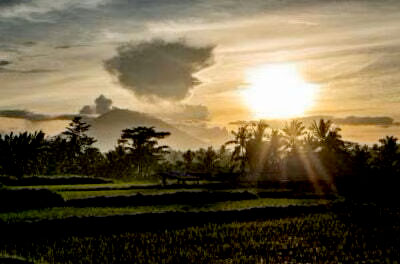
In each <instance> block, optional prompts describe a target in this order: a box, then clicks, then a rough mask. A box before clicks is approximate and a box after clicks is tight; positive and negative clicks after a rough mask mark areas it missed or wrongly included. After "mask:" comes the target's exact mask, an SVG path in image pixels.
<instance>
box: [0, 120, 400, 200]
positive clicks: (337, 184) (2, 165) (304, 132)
mask: <svg viewBox="0 0 400 264" xmlns="http://www.w3.org/2000/svg"><path fill="white" fill-rule="evenodd" d="M89 129H90V125H88V124H86V123H85V122H83V121H82V119H81V117H75V118H74V119H73V120H72V122H71V123H70V124H69V126H68V127H67V128H66V129H65V131H64V132H62V133H61V134H60V135H57V136H54V137H46V135H45V134H44V133H43V132H41V131H39V132H34V133H28V132H23V133H19V134H15V133H9V134H5V135H0V174H2V175H11V176H15V177H17V178H21V177H22V176H24V175H60V174H62V175H65V174H74V175H89V176H98V177H110V178H132V177H139V178H146V177H150V176H151V175H156V174H157V173H158V172H178V173H180V174H182V175H185V174H191V175H200V176H201V177H204V178H207V179H210V178H215V179H229V180H241V181H250V182H262V181H282V180H286V181H293V180H297V181H301V180H305V181H309V182H311V183H312V184H315V185H316V188H318V186H317V185H318V184H319V183H321V182H323V183H324V184H325V186H329V188H331V189H332V190H333V189H335V188H340V189H341V190H345V191H346V192H357V191H358V190H363V191H365V192H368V191H367V190H370V189H377V188H380V189H382V190H387V189H388V188H392V187H393V186H396V184H397V183H398V181H399V180H398V178H399V176H398V175H399V173H400V148H399V144H398V142H397V138H395V137H393V136H387V137H385V138H383V139H380V140H379V142H378V143H377V144H374V145H373V146H367V145H360V144H357V143H353V142H347V141H344V140H343V139H342V137H341V135H340V128H339V127H337V126H335V125H334V124H333V123H332V122H331V121H329V120H324V119H321V120H319V121H313V123H312V124H311V126H309V127H306V125H305V124H304V123H302V122H300V121H298V120H292V121H291V122H289V123H286V124H285V126H284V127H283V128H282V129H272V128H270V127H269V126H268V124H267V123H265V122H263V121H259V122H248V123H244V124H243V125H241V126H240V127H239V128H238V129H237V130H236V131H232V136H233V139H232V140H230V141H228V142H226V144H225V145H223V146H221V147H220V148H219V149H214V148H213V147H209V148H207V149H198V150H187V151H184V152H182V151H174V150H171V149H170V148H169V147H168V146H165V145H159V140H161V139H163V138H165V137H167V136H169V135H170V133H169V132H160V131H156V130H155V129H154V127H133V128H127V129H124V130H123V131H121V137H120V139H119V140H118V142H117V145H116V147H115V149H114V150H111V151H108V152H106V153H102V152H100V150H99V149H98V148H96V147H95V146H94V143H95V142H96V139H95V138H93V137H90V136H88V134H87V132H88V130H89ZM361 186H363V187H362V188H361Z"/></svg>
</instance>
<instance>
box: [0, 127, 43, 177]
mask: <svg viewBox="0 0 400 264" xmlns="http://www.w3.org/2000/svg"><path fill="white" fill-rule="evenodd" d="M46 148H47V142H46V140H45V134H44V133H43V132H42V131H39V132H34V133H28V132H24V133H20V134H14V133H10V134H7V135H4V137H3V136H1V135H0V164H1V169H2V171H3V173H4V174H8V175H14V176H16V177H18V178H21V177H22V176H24V175H35V174H38V173H39V172H41V169H42V168H43V167H44V166H45V164H44V162H43V161H44V159H43V154H44V153H45V151H46Z"/></svg>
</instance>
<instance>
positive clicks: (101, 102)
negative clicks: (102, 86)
mask: <svg viewBox="0 0 400 264" xmlns="http://www.w3.org/2000/svg"><path fill="white" fill-rule="evenodd" d="M94 102H95V104H96V113H97V114H100V115H102V114H105V113H107V112H109V111H110V110H111V105H112V100H111V99H108V98H106V97H105V96H104V95H100V96H99V97H97V98H96V100H95V101H94Z"/></svg>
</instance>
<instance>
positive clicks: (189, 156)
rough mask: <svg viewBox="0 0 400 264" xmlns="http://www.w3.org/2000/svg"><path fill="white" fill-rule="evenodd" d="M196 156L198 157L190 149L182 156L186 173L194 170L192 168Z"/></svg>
mask: <svg viewBox="0 0 400 264" xmlns="http://www.w3.org/2000/svg"><path fill="white" fill-rule="evenodd" d="M195 156H196V154H195V152H193V151H191V150H190V149H189V150H188V151H186V152H185V153H183V154H182V158H183V161H184V165H185V169H186V172H188V171H190V170H191V169H192V166H193V164H192V163H193V160H194V158H195Z"/></svg>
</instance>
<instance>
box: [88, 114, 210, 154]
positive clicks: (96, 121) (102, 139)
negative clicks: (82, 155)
mask: <svg viewBox="0 0 400 264" xmlns="http://www.w3.org/2000/svg"><path fill="white" fill-rule="evenodd" d="M85 121H86V122H87V123H89V124H90V125H91V128H90V130H89V132H88V134H89V135H90V136H93V137H95V138H96V139H97V140H98V142H97V143H96V144H97V147H99V148H100V150H101V151H107V150H111V149H113V148H114V147H115V146H116V144H117V140H118V139H119V138H120V136H121V131H122V130H123V129H125V128H132V127H137V126H148V127H149V126H151V127H155V129H156V130H157V131H168V132H170V133H171V135H170V136H169V137H167V138H165V139H163V140H161V141H160V144H165V145H168V146H170V147H172V148H173V149H179V150H185V149H189V148H190V149H198V148H200V147H206V146H207V144H206V143H205V142H203V141H202V140H200V139H198V138H196V137H194V136H191V135H189V134H187V133H186V132H184V131H182V130H180V129H178V128H176V127H174V126H172V125H170V124H168V123H166V122H164V121H162V120H160V119H158V118H155V117H153V116H151V115H148V114H144V113H140V112H136V111H131V110H126V109H118V108H114V109H113V110H111V111H109V112H107V113H105V114H103V115H100V116H99V117H97V118H90V119H86V120H85Z"/></svg>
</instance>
